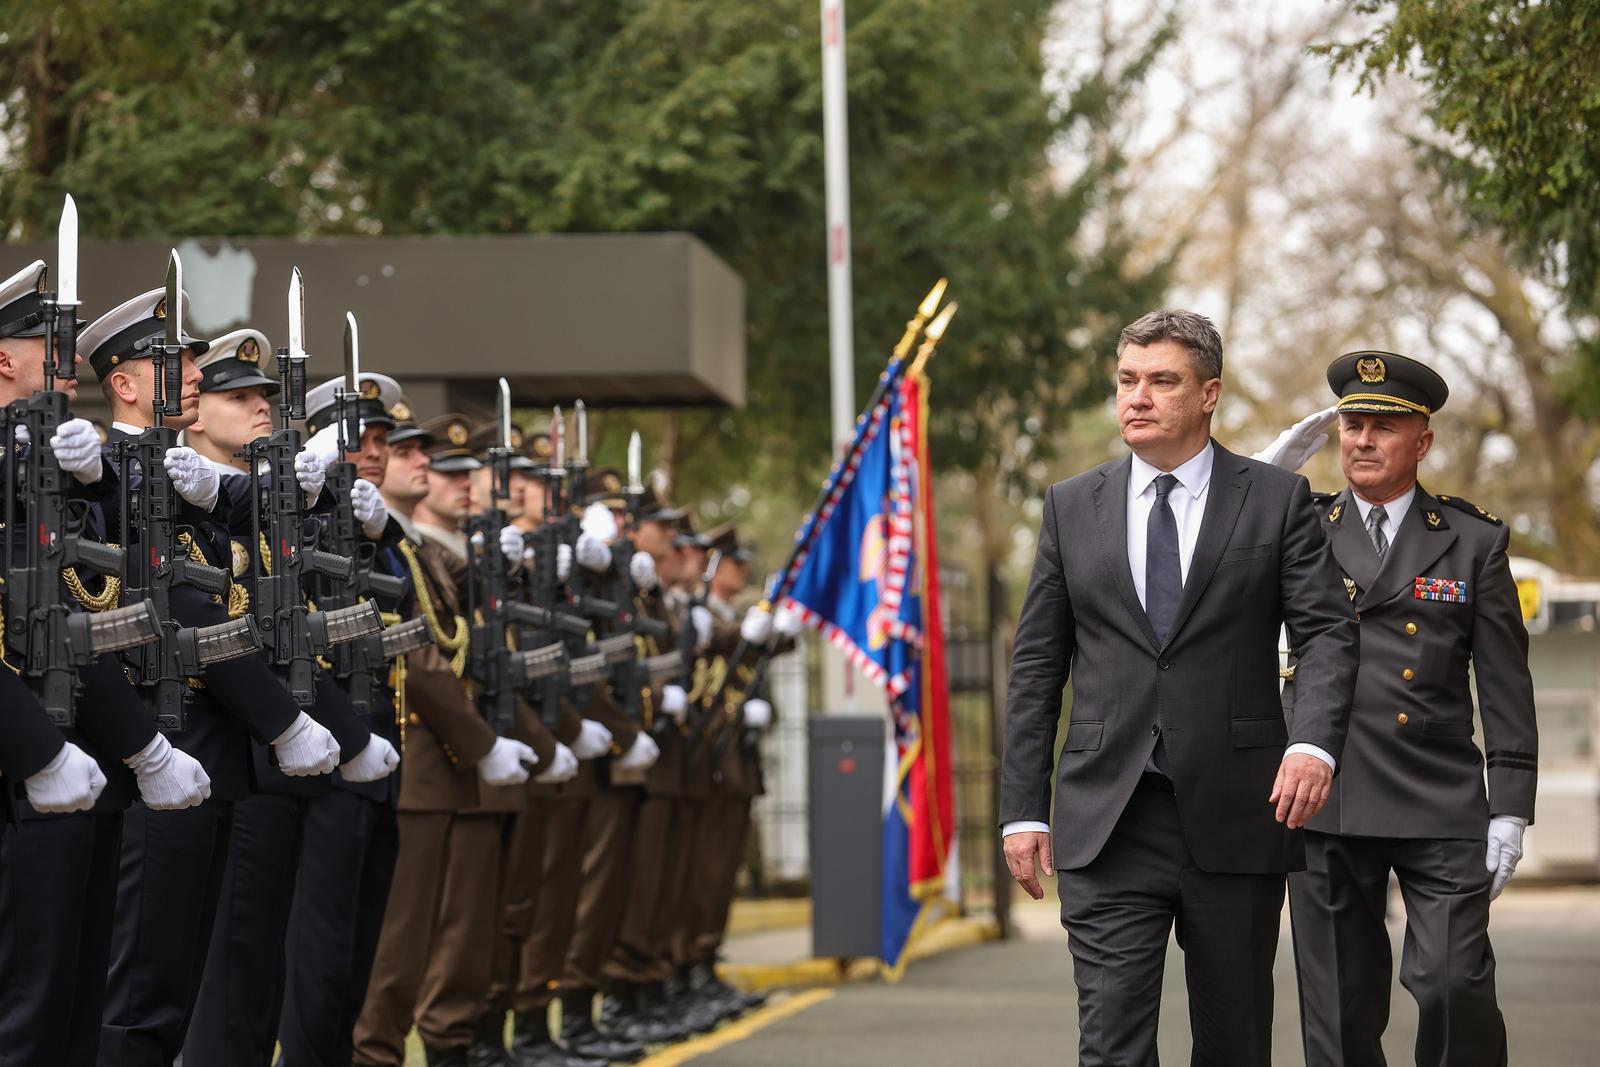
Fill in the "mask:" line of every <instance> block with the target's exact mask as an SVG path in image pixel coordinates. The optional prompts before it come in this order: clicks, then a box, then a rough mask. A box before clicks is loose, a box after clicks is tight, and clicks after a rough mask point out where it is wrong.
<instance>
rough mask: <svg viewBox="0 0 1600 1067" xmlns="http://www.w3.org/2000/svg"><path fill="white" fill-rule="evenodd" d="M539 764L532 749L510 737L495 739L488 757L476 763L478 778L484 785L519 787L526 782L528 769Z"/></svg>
mask: <svg viewBox="0 0 1600 1067" xmlns="http://www.w3.org/2000/svg"><path fill="white" fill-rule="evenodd" d="M538 762H539V757H538V756H536V755H534V752H533V749H531V748H529V747H528V746H527V745H525V744H523V743H522V742H521V741H517V740H514V739H513V738H510V737H497V738H495V739H494V747H493V748H491V749H490V750H489V753H488V755H486V756H484V757H483V759H481V760H479V761H478V777H479V778H481V779H483V784H484V785H521V784H522V783H523V782H526V781H527V780H528V770H529V768H531V767H533V766H535V765H536V764H537V763H538Z"/></svg>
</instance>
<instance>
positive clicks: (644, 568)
mask: <svg viewBox="0 0 1600 1067" xmlns="http://www.w3.org/2000/svg"><path fill="white" fill-rule="evenodd" d="M628 575H629V577H631V578H632V579H633V584H634V587H635V588H637V589H640V590H644V591H649V590H651V589H654V588H655V587H656V585H657V584H658V583H659V581H660V579H658V578H657V577H656V561H655V560H654V559H653V558H651V556H650V553H648V552H635V553H634V554H633V558H632V559H630V560H628Z"/></svg>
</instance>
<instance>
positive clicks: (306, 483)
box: [294, 448, 328, 508]
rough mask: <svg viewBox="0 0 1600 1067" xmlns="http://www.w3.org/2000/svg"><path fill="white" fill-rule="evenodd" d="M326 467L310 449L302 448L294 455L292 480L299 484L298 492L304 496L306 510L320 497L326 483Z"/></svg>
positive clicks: (320, 458)
mask: <svg viewBox="0 0 1600 1067" xmlns="http://www.w3.org/2000/svg"><path fill="white" fill-rule="evenodd" d="M327 467H328V465H327V464H326V463H324V462H322V457H321V456H319V455H317V454H316V453H315V452H313V451H311V450H310V449H307V448H302V449H301V450H300V451H298V452H296V453H295V454H294V480H295V481H297V482H299V483H300V491H301V492H302V493H304V494H305V495H306V507H308V508H309V507H310V506H311V505H313V504H315V503H316V502H317V497H319V496H321V495H322V487H323V486H324V485H326V484H327V481H328V469H327Z"/></svg>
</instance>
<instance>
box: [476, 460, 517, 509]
mask: <svg viewBox="0 0 1600 1067" xmlns="http://www.w3.org/2000/svg"><path fill="white" fill-rule="evenodd" d="M525 496H526V487H525V486H524V485H523V481H522V479H521V478H519V477H517V476H516V473H515V472H513V473H512V476H511V477H510V478H508V479H507V480H506V496H505V497H504V498H503V499H501V500H499V501H496V500H495V499H494V469H493V468H492V467H490V466H489V465H488V464H487V463H486V464H484V465H483V466H482V467H480V468H479V469H478V470H475V471H473V472H472V513H473V514H474V515H481V514H483V513H484V512H485V511H488V510H489V509H490V508H491V507H494V506H495V505H496V504H497V503H498V504H499V506H500V509H501V510H502V511H504V512H505V513H506V518H507V520H510V519H516V518H520V517H521V515H522V501H523V498H524V497H525Z"/></svg>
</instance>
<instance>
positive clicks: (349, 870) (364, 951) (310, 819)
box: [278, 789, 400, 1067]
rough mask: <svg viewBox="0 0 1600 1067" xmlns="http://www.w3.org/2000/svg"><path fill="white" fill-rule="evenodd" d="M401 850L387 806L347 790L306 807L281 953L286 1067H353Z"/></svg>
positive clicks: (281, 1029)
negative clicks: (358, 1020) (354, 1046)
mask: <svg viewBox="0 0 1600 1067" xmlns="http://www.w3.org/2000/svg"><path fill="white" fill-rule="evenodd" d="M399 847H400V835H399V829H398V826H397V822H396V813H395V810H394V806H393V805H392V804H390V803H389V802H388V801H387V800H374V799H372V798H370V797H365V796H361V795H360V794H357V793H352V792H351V791H349V790H348V789H330V790H328V792H326V793H324V794H322V795H321V796H317V797H312V798H311V800H310V802H309V804H308V806H307V810H306V833H305V841H304V843H303V844H302V845H301V848H300V877H299V878H298V880H297V881H296V882H295V890H294V904H293V905H292V906H291V907H290V909H289V930H288V936H287V938H286V944H285V972H284V985H283V1014H282V1017H281V1019H280V1021H279V1023H278V1042H279V1043H280V1044H281V1045H282V1046H283V1049H282V1058H281V1060H280V1061H279V1062H280V1063H281V1064H282V1065H283V1067H328V1065H341V1067H342V1065H346V1064H348V1063H349V1062H350V1058H351V1054H352V1053H351V1046H352V1041H353V1038H352V1035H353V1032H354V1030H355V1025H356V1018H357V1016H359V1015H360V1014H361V1004H362V1001H364V1000H365V999H366V995H367V980H368V979H369V978H370V977H371V976H372V960H373V957H374V956H375V955H376V954H377V951H378V935H379V933H380V931H381V930H382V928H383V911H384V908H385V907H386V906H387V904H388V901H389V886H390V884H391V882H392V881H393V878H394V867H395V855H396V853H397V851H398V849H399Z"/></svg>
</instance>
